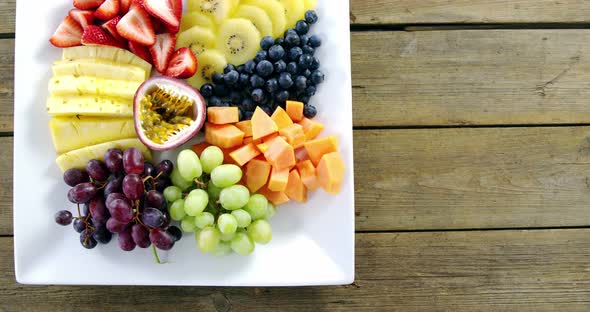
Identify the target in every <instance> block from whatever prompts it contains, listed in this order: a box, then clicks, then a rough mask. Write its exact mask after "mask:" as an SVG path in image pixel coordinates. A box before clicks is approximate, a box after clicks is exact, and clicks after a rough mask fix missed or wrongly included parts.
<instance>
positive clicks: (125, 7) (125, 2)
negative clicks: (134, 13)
mask: <svg viewBox="0 0 590 312" xmlns="http://www.w3.org/2000/svg"><path fill="white" fill-rule="evenodd" d="M131 2H133V0H120V1H119V14H121V15H123V14H125V13H127V12H129V7H130V6H131Z"/></svg>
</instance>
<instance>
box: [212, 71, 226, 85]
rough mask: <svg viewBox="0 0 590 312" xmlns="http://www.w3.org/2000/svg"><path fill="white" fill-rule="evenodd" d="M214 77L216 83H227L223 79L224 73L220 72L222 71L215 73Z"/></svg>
mask: <svg viewBox="0 0 590 312" xmlns="http://www.w3.org/2000/svg"><path fill="white" fill-rule="evenodd" d="M212 79H213V83H215V84H221V83H225V82H224V81H223V74H220V73H215V74H213V77H212Z"/></svg>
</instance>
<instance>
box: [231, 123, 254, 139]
mask: <svg viewBox="0 0 590 312" xmlns="http://www.w3.org/2000/svg"><path fill="white" fill-rule="evenodd" d="M234 126H236V127H238V129H240V130H242V132H244V136H245V137H251V136H252V121H251V120H244V121H240V122H237V123H235V124H234Z"/></svg>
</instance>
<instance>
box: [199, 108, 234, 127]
mask: <svg viewBox="0 0 590 312" xmlns="http://www.w3.org/2000/svg"><path fill="white" fill-rule="evenodd" d="M207 121H209V122H210V123H214V124H216V125H223V124H229V123H235V122H238V121H240V113H239V112H238V108H237V107H209V108H207Z"/></svg>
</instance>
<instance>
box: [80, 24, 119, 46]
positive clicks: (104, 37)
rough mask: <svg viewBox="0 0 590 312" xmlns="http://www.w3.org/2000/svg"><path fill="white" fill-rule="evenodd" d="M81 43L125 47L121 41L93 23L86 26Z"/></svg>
mask: <svg viewBox="0 0 590 312" xmlns="http://www.w3.org/2000/svg"><path fill="white" fill-rule="evenodd" d="M82 44H83V45H106V46H112V47H117V48H125V46H124V45H123V44H122V43H121V42H118V41H117V40H115V38H113V37H112V36H111V35H109V34H108V33H107V32H106V31H104V30H103V29H102V28H100V27H98V26H95V25H89V26H88V27H86V30H84V34H83V35H82Z"/></svg>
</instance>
